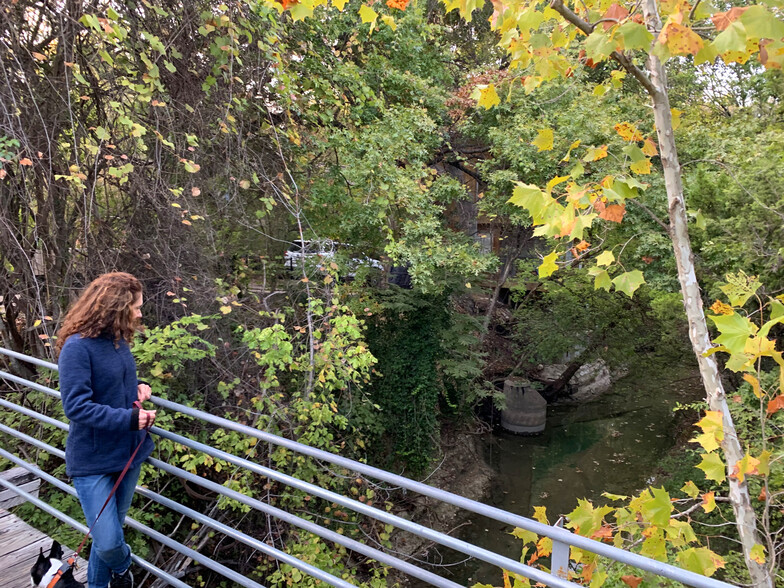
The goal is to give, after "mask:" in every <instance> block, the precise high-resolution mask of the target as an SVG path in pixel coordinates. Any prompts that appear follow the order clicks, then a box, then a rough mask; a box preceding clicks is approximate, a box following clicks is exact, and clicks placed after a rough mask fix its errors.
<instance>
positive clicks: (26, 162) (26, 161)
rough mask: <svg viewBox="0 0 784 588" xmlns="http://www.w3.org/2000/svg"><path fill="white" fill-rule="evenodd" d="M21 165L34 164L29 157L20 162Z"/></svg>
mask: <svg viewBox="0 0 784 588" xmlns="http://www.w3.org/2000/svg"><path fill="white" fill-rule="evenodd" d="M19 165H33V162H32V161H30V160H29V159H28V158H27V157H25V158H23V159H20V160H19Z"/></svg>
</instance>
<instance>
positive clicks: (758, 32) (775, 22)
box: [740, 4, 784, 40]
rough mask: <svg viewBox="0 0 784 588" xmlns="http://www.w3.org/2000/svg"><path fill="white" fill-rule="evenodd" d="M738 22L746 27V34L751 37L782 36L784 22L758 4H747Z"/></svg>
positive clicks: (779, 37)
mask: <svg viewBox="0 0 784 588" xmlns="http://www.w3.org/2000/svg"><path fill="white" fill-rule="evenodd" d="M740 22H742V23H743V26H744V27H745V28H746V34H747V35H748V36H749V37H751V38H752V39H776V40H779V39H781V38H782V37H784V22H781V20H779V19H778V18H777V17H776V16H774V15H773V14H772V13H771V12H770V10H768V9H767V8H765V7H764V6H761V5H759V4H757V5H756V6H749V8H748V9H747V10H746V11H745V12H744V13H743V14H742V15H741V17H740Z"/></svg>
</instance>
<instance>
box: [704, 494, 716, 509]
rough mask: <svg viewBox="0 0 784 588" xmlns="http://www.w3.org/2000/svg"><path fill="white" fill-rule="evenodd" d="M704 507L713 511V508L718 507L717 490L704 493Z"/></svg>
mask: <svg viewBox="0 0 784 588" xmlns="http://www.w3.org/2000/svg"><path fill="white" fill-rule="evenodd" d="M701 504H702V508H704V509H705V512H711V511H712V510H713V509H715V508H716V493H715V492H706V493H705V494H703V495H702V503H701Z"/></svg>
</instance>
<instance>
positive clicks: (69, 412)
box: [58, 341, 138, 431]
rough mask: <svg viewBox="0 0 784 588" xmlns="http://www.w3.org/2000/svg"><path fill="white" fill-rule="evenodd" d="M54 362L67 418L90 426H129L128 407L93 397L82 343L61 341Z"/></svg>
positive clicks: (110, 427) (124, 428) (96, 427)
mask: <svg viewBox="0 0 784 588" xmlns="http://www.w3.org/2000/svg"><path fill="white" fill-rule="evenodd" d="M58 364H59V367H60V395H61V399H62V402H63V411H64V412H65V416H66V417H68V420H71V421H74V422H76V423H79V424H82V425H87V426H88V427H92V428H94V429H108V430H114V431H128V430H130V428H131V420H132V412H133V411H132V409H130V408H113V407H111V406H108V405H106V404H99V403H97V402H94V401H93V389H92V376H91V373H92V370H91V365H90V355H89V353H88V351H87V349H86V348H85V347H84V346H83V345H79V344H78V342H77V341H74V342H73V343H71V344H68V343H66V345H63V349H62V351H61V352H60V358H59V361H58ZM137 418H138V417H137Z"/></svg>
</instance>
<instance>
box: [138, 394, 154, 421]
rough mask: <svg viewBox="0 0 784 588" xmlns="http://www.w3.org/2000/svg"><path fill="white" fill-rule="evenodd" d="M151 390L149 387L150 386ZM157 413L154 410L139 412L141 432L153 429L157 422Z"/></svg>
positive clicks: (141, 410)
mask: <svg viewBox="0 0 784 588" xmlns="http://www.w3.org/2000/svg"><path fill="white" fill-rule="evenodd" d="M148 388H149V386H148ZM155 413H156V411H154V410H144V409H143V408H142V409H140V410H139V430H140V431H141V430H142V429H149V428H150V427H152V424H153V423H154V422H155Z"/></svg>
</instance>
